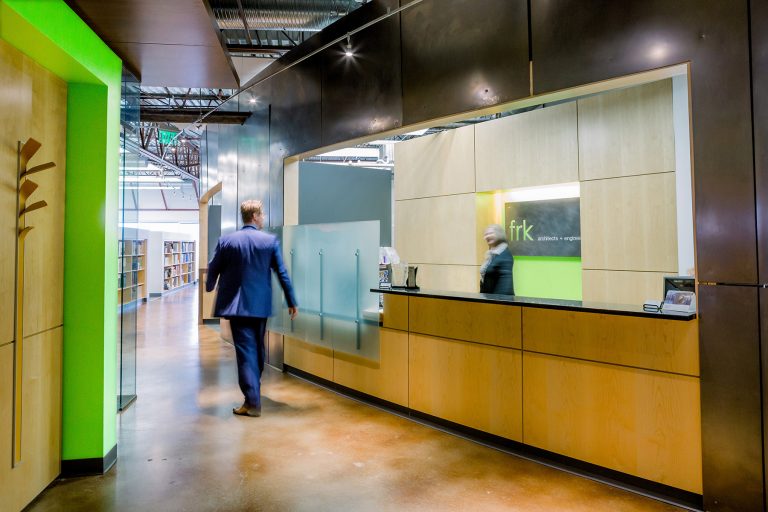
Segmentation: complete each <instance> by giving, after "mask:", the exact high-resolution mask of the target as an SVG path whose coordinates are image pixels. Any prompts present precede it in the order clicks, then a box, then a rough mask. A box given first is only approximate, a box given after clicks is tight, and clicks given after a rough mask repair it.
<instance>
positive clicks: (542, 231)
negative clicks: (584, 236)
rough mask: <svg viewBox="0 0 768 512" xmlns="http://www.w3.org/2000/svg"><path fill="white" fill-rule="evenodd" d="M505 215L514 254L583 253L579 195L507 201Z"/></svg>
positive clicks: (570, 254)
mask: <svg viewBox="0 0 768 512" xmlns="http://www.w3.org/2000/svg"><path fill="white" fill-rule="evenodd" d="M504 219H505V221H506V226H505V230H506V232H507V240H508V241H509V249H510V251H512V254H513V255H515V256H518V255H520V256H581V215H580V212H579V198H578V197H576V198H572V199H551V200H546V201H525V202H520V203H506V204H505V205H504Z"/></svg>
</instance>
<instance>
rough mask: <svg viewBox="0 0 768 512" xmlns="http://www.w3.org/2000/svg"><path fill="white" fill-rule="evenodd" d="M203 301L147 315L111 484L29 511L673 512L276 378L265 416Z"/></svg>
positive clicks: (61, 490)
mask: <svg viewBox="0 0 768 512" xmlns="http://www.w3.org/2000/svg"><path fill="white" fill-rule="evenodd" d="M196 295H197V294H196V290H195V289H194V288H187V289H186V290H182V291H179V292H177V293H174V294H171V295H169V296H167V297H165V298H163V299H161V300H156V301H153V302H150V303H149V304H147V305H145V306H142V307H141V311H140V315H139V352H138V396H139V397H138V400H137V401H136V402H135V403H134V404H133V405H132V406H131V407H130V408H129V409H127V410H126V411H125V412H123V413H122V414H121V415H120V417H119V432H118V461H117V464H116V466H115V467H114V468H113V469H112V470H111V471H110V472H109V473H107V474H106V475H103V476H96V477H87V478H76V479H67V480H59V481H57V482H55V483H54V484H53V485H52V486H51V487H50V488H49V489H48V490H46V491H45V492H44V493H43V494H42V495H41V496H40V498H38V500H37V501H35V502H34V503H33V504H32V505H31V507H30V508H29V510H33V511H59V510H61V511H78V510H87V511H99V510H130V511H133V510H140V511H145V510H146V511H176V510H190V511H198V510H203V511H208V510H211V511H213V510H216V511H243V510H248V511H259V510H265V511H348V510H349V511H368V510H372V511H390V510H391V511H403V510H405V511H446V510H467V511H475V510H477V511H496V510H504V511H526V512H535V511H585V512H586V511H590V512H594V511H602V510H605V511H611V512H616V511H639V510H649V511H664V510H680V509H677V508H675V507H672V506H669V505H666V504H664V503H660V502H657V501H654V500H651V499H648V498H644V497H642V496H638V495H635V494H631V493H629V492H625V491H622V490H619V489H616V488H613V487H609V486H606V485H603V484H600V483H596V482H593V481H591V480H587V479H585V478H581V477H578V476H574V475H571V474H568V473H565V472H562V471H558V470H556V469H552V468H549V467H546V466H543V465H540V464H536V463H534V462H530V461H527V460H524V459H520V458H518V457H515V456H512V455H508V454H505V453H501V452H498V451H496V450H493V449H490V448H486V447H484V446H481V445H478V444H475V443H473V442H470V441H467V440H464V439H461V438H459V437H455V436H452V435H449V434H446V433H443V432H440V431H437V430H434V429H431V428H429V427H425V426H423V425H420V424H418V423H414V422H412V421H409V420H407V419H404V418H401V417H399V416H396V415H393V414H390V413H387V412H384V411H381V410H378V409H376V408H373V407H370V406H368V405H364V404H361V403H358V402H356V401H353V400H350V399H347V398H344V397H342V396H339V395H337V394H335V393H332V392H330V391H327V390H325V389H322V388H319V387H317V386H315V385H313V384H309V383H307V382H304V381H302V380H299V379H297V378H294V377H291V376H288V375H284V374H281V373H280V372H277V371H274V370H269V371H268V372H267V373H266V375H265V385H264V395H265V397H266V398H265V400H264V405H263V407H264V412H263V416H262V417H261V418H247V417H240V416H234V415H233V414H232V407H233V406H236V405H239V404H240V403H241V402H242V396H241V395H240V392H239V390H238V387H237V379H236V371H235V363H234V350H233V348H232V347H231V346H230V345H229V344H227V343H224V342H222V341H221V340H220V339H219V337H218V334H217V333H216V332H215V331H214V330H212V329H210V328H207V327H199V328H198V326H197V324H196V322H195V311H196V307H197V302H196Z"/></svg>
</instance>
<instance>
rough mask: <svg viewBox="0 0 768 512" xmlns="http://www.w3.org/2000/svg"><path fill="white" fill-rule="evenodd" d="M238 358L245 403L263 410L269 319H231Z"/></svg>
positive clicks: (239, 379) (238, 372)
mask: <svg viewBox="0 0 768 512" xmlns="http://www.w3.org/2000/svg"><path fill="white" fill-rule="evenodd" d="M229 324H230V326H231V327H232V339H233V341H234V343H235V356H236V358H237V380H238V383H239V384H240V390H241V391H242V392H243V396H245V402H246V404H248V405H249V406H251V407H257V408H261V374H262V373H263V372H264V356H265V351H264V333H265V332H266V330H267V319H266V318H256V317H233V318H230V319H229Z"/></svg>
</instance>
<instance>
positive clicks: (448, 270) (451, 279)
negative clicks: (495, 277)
mask: <svg viewBox="0 0 768 512" xmlns="http://www.w3.org/2000/svg"><path fill="white" fill-rule="evenodd" d="M416 265H417V266H418V267H419V270H418V272H417V279H416V281H417V283H418V285H419V287H420V288H423V289H425V290H445V291H451V292H467V293H478V292H479V291H480V266H479V265H430V264H428V263H416Z"/></svg>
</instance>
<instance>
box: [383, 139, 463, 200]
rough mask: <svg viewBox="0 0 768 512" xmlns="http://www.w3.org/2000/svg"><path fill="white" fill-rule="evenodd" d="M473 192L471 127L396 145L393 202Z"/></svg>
mask: <svg viewBox="0 0 768 512" xmlns="http://www.w3.org/2000/svg"><path fill="white" fill-rule="evenodd" d="M474 191H475V128H474V126H466V127H464V128H458V129H456V130H447V131H444V132H440V133H436V134H434V135H427V136H424V137H419V138H416V139H412V140H409V141H405V142H400V143H398V144H395V200H402V199H417V198H422V197H433V196H444V195H449V194H465V193H468V192H474Z"/></svg>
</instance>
